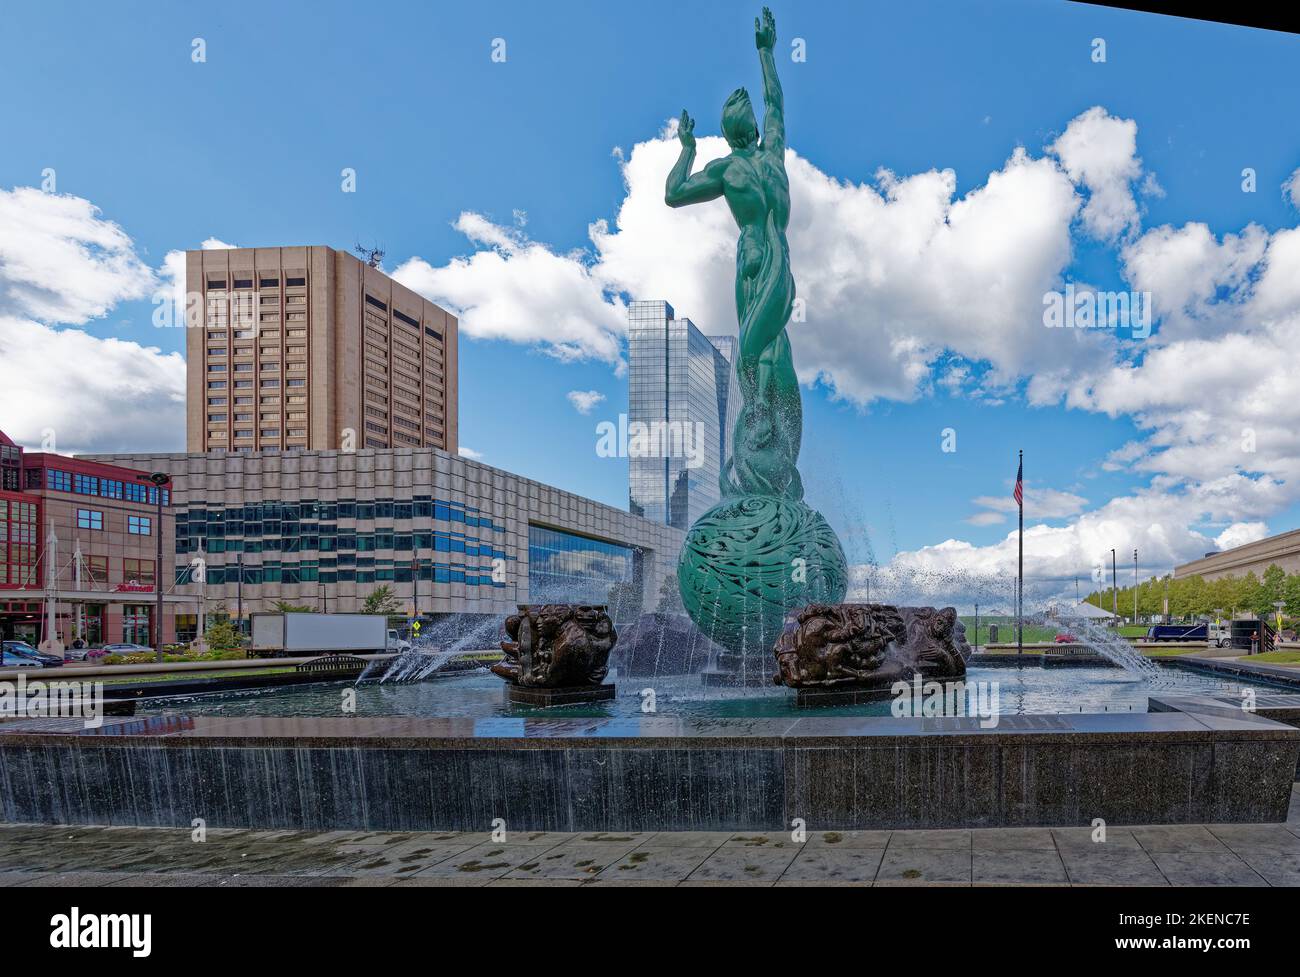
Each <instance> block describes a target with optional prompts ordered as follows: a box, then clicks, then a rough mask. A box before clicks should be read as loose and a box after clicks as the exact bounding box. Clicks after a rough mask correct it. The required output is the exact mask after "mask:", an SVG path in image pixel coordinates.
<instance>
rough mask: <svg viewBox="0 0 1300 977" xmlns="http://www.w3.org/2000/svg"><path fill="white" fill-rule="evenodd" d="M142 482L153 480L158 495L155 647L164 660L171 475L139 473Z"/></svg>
mask: <svg viewBox="0 0 1300 977" xmlns="http://www.w3.org/2000/svg"><path fill="white" fill-rule="evenodd" d="M136 478H137V479H139V480H140V481H142V482H152V483H153V487H154V489H153V490H154V495H155V496H156V497H157V501H158V507H157V510H156V511H157V513H158V519H157V524H156V525H155V526H154V527H153V538H154V565H153V566H154V570H153V591H154V611H153V647H154V658H155V659H156V660H157V661H158V662H159V663H161V662H162V660H163V486H164V485H170V484H171V476H170V475H168V474H167V473H166V472H154V473H153V474H152V475H137V476H136Z"/></svg>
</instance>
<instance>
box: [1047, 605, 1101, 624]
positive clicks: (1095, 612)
mask: <svg viewBox="0 0 1300 977" xmlns="http://www.w3.org/2000/svg"><path fill="white" fill-rule="evenodd" d="M1055 611H1056V616H1057V617H1059V618H1064V619H1069V618H1074V619H1078V618H1084V619H1085V620H1093V621H1109V620H1113V619H1114V617H1115V615H1114V614H1112V613H1111V612H1110V611H1107V610H1104V609H1103V608H1100V607H1098V606H1097V605H1096V604H1086V603H1080V604H1070V605H1067V606H1064V607H1057V608H1055Z"/></svg>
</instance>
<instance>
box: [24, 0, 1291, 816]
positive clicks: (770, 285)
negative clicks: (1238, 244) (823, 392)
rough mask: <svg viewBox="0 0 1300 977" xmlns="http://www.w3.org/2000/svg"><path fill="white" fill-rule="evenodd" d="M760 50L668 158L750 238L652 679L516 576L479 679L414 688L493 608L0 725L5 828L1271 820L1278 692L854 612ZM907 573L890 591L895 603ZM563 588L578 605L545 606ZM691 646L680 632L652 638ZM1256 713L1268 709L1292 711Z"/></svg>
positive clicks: (771, 31) (595, 625) (776, 116)
mask: <svg viewBox="0 0 1300 977" xmlns="http://www.w3.org/2000/svg"><path fill="white" fill-rule="evenodd" d="M755 41H756V44H757V47H758V51H759V60H760V63H761V66H762V72H763V95H764V101H765V104H766V108H767V112H766V118H765V120H764V126H763V131H762V133H761V136H760V133H759V129H758V125H757V122H756V120H755V117H754V112H753V109H752V107H751V105H750V101H749V96H748V94H747V93H746V92H745V91H744V90H743V89H741V90H738V91H737V92H735V93H733V95H732V96H731V97H730V98H728V99H727V102H726V105H725V106H724V109H723V120H722V128H723V132H724V134H725V135H726V138H727V141H728V143H729V144H730V146H731V154H730V155H729V156H727V157H726V158H725V159H721V160H715V161H712V162H710V163H708V164H707V165H706V166H705V167H704V168H703V170H702V171H701V172H700V173H697V174H692V173H691V169H692V166H693V163H694V158H695V138H694V123H693V122H692V120H691V119H690V117H689V116H688V115H687V114H686V113H683V114H682V118H681V126H680V128H679V131H678V136H679V138H680V140H681V146H682V149H681V155H680V158H679V159H678V161H677V164H676V165H675V166H674V167H673V170H672V172H671V173H670V175H669V177H668V181H667V187H666V194H665V197H666V200H667V203H668V204H669V205H670V206H684V205H688V204H695V203H701V202H704V201H707V200H713V199H716V198H718V197H723V198H725V199H726V201H727V203H728V205H729V207H730V209H731V212H732V215H733V216H734V217H735V219H736V223H737V225H738V226H739V244H738V247H737V256H736V281H735V285H736V304H737V313H738V318H739V323H740V336H739V338H740V350H739V355H738V356H737V357H736V362H735V367H734V368H735V370H736V375H737V379H738V383H739V386H740V391H741V395H742V407H741V410H740V413H739V416H738V418H737V419H736V422H735V427H734V431H733V440H732V444H733V445H734V447H733V453H732V457H731V458H730V459H729V460H728V462H727V463H726V465H725V466H724V469H723V471H722V473H721V476H720V482H721V484H720V488H721V493H722V499H721V501H720V502H719V503H718V505H716V506H715V507H713V508H712V509H710V510H709V511H708V512H706V513H705V514H704V515H702V516H701V517H700V518H699V519H698V520H697V521H696V522H695V523H694V525H693V526H692V527H691V528H690V531H689V533H688V535H687V538H686V541H685V545H684V547H683V550H682V553H681V555H680V558H679V561H678V566H677V574H676V577H677V580H676V582H677V585H678V591H679V593H680V596H681V598H682V606H683V609H684V611H685V614H686V615H688V616H689V619H690V621H692V622H693V628H691V629H689V630H688V629H687V627H686V625H685V621H684V619H682V618H681V617H680V616H678V615H676V608H675V606H674V607H673V608H665V609H664V612H663V615H662V617H659V618H656V617H655V616H653V615H651V616H650V617H651V621H649V622H647V623H646V625H645V628H644V630H641V622H638V623H637V625H636V627H637V629H638V630H637V632H636V640H635V645H634V646H633V647H630V648H629V649H628V653H627V654H626V655H624V656H621V657H618V658H615V662H616V663H617V664H618V665H619V667H621V668H626V670H627V672H626V673H627V674H628V675H633V674H636V675H638V676H640V675H647V676H650V678H649V679H648V680H647V681H646V682H644V683H640V682H638V683H637V684H638V687H637V688H636V689H635V691H634V692H632V693H630V694H629V693H628V692H627V691H626V690H625V691H624V694H623V695H622V696H619V695H618V694H617V692H616V689H615V687H614V684H613V683H608V682H607V681H606V680H607V677H608V675H609V666H610V657H611V652H612V651H613V650H614V649H615V647H616V644H617V640H618V634H617V632H616V630H615V627H614V623H613V621H612V620H611V618H610V615H609V614H608V613H607V607H606V605H604V604H600V603H595V602H590V598H591V595H590V594H577V593H574V594H567V595H560V594H549V593H548V594H545V595H542V594H539V593H537V592H536V591H534V592H533V597H534V599H535V600H537V602H536V603H531V604H520V605H518V608H517V611H516V612H515V613H513V614H510V615H509V616H508V617H506V618H505V621H504V631H505V633H506V640H504V641H502V642H501V649H502V651H503V652H504V655H505V657H504V658H503V659H502V660H501V661H499V662H496V663H495V664H494V665H493V666H492V669H491V671H492V673H494V675H495V677H494V676H493V675H489V674H486V673H484V672H482V671H480V670H477V669H471V670H468V671H466V672H465V673H464V674H462V675H461V676H459V677H457V678H455V679H449V680H446V681H422V680H423V679H428V678H432V677H433V676H434V675H435V674H440V673H441V672H443V671H444V670H445V669H446V668H447V666H448V664H449V663H450V662H451V661H452V660H453V658H454V656H455V655H457V654H458V653H463V652H464V651H465V650H467V649H474V650H477V649H482V648H484V647H486V645H487V643H488V640H489V629H490V630H491V632H496V631H497V630H498V629H499V628H501V627H502V622H501V619H500V618H492V617H485V618H482V619H476V620H475V621H474V622H473V623H472V624H468V625H467V624H466V622H465V621H455V622H452V623H449V624H447V625H446V626H445V627H446V633H443V634H439V635H438V636H437V637H436V638H434V637H432V636H431V637H430V640H429V642H428V644H423V643H422V644H421V646H420V647H419V648H417V649H415V650H413V651H412V652H410V653H409V654H407V655H404V656H402V657H401V658H399V659H397V660H396V661H393V662H386V663H385V664H384V665H383V666H382V667H385V668H386V669H387V671H386V673H385V674H384V679H385V680H384V681H368V682H366V683H365V684H364V685H360V686H358V687H351V686H347V687H340V686H339V684H338V683H332V682H320V683H317V684H314V685H304V686H299V687H297V688H293V689H288V690H286V689H273V688H270V687H268V688H265V689H263V690H260V691H259V692H258V693H248V692H240V693H239V694H237V695H225V696H223V695H222V694H220V693H217V694H215V695H204V696H195V697H191V698H190V699H188V700H180V701H178V700H177V699H176V698H162V697H160V696H158V694H157V693H156V692H155V693H153V695H154V696H155V698H154V699H153V700H152V701H150V700H148V699H145V700H143V701H141V702H140V703H139V705H138V709H137V715H136V717H134V718H129V717H128V718H125V719H122V720H119V721H110V722H106V723H105V724H104V727H103V728H102V729H95V730H89V729H84V728H81V727H79V726H77V727H73V726H69V725H51V724H50V723H49V721H47V720H44V719H35V720H7V721H5V722H3V723H0V819H2V820H7V821H45V822H55V823H105V822H117V821H123V820H125V821H127V822H128V823H129V822H131V821H135V822H137V823H145V824H159V825H161V824H168V825H177V826H186V827H187V828H188V826H190V825H191V824H192V823H193V819H194V818H195V817H197V816H202V817H203V818H204V819H205V820H206V821H207V822H208V823H210V824H212V825H214V826H238V827H276V828H284V829H289V830H297V829H304V828H311V829H314V830H319V829H321V828H328V829H340V830H342V829H365V830H391V831H411V830H464V831H476V832H477V831H485V830H488V829H489V828H492V829H493V830H495V828H496V827H497V826H499V825H508V826H509V829H510V830H511V831H531V830H539V831H548V830H558V831H595V830H601V831H608V830H617V831H629V832H630V831H647V832H648V831H656V832H657V831H674V830H683V831H729V832H735V831H741V830H744V831H785V830H789V829H790V828H791V826H792V825H794V824H796V823H797V824H799V825H801V826H802V825H807V826H809V827H810V828H814V829H816V830H824V831H840V830H856V829H865V828H885V829H896V828H940V827H943V828H957V827H960V828H971V827H980V828H983V827H992V826H997V825H1015V826H1029V825H1086V824H1090V823H1093V822H1094V820H1095V819H1099V818H1100V819H1103V820H1105V821H1108V822H1113V823H1119V824H1123V823H1128V824H1143V823H1163V822H1191V823H1205V822H1211V823H1220V822H1230V821H1243V822H1244V821H1281V820H1283V819H1284V818H1285V817H1286V813H1287V805H1288V802H1289V799H1290V797H1291V786H1292V783H1293V779H1294V775H1295V771H1296V760H1297V751H1298V750H1300V732H1298V731H1297V730H1296V729H1294V728H1292V727H1291V726H1290V725H1288V724H1286V723H1285V722H1282V721H1273V720H1272V719H1270V718H1269V716H1268V715H1267V710H1268V708H1269V706H1268V704H1267V703H1265V704H1264V705H1263V706H1262V707H1261V711H1259V712H1251V711H1246V710H1243V709H1242V708H1240V707H1239V706H1238V705H1237V702H1238V701H1239V700H1240V693H1241V692H1242V691H1243V690H1242V689H1241V688H1240V687H1239V686H1238V685H1236V684H1232V685H1225V684H1222V680H1221V679H1220V678H1215V677H1207V676H1203V675H1199V674H1195V673H1187V674H1188V680H1189V682H1188V690H1190V691H1193V692H1195V693H1197V694H1195V695H1191V696H1185V697H1183V698H1182V699H1181V700H1179V699H1177V698H1175V697H1165V702H1164V703H1163V706H1162V708H1160V709H1152V710H1151V711H1149V712H1148V711H1143V710H1144V709H1146V708H1147V707H1148V705H1149V704H1148V702H1147V700H1146V696H1145V693H1146V692H1147V691H1148V690H1149V689H1150V688H1151V683H1150V682H1149V681H1137V682H1134V681H1127V680H1124V681H1114V680H1113V677H1108V676H1105V675H1102V676H1101V677H1098V676H1096V675H1087V674H1082V673H1084V672H1088V671H1091V670H1088V669H1081V670H1077V671H1075V670H1058V669H1044V668H1026V667H1015V668H1012V669H1009V670H1005V671H998V670H995V669H992V668H989V669H987V670H985V669H984V668H983V667H982V665H976V666H972V667H970V671H971V672H973V674H970V675H969V676H968V666H969V662H970V659H971V658H972V655H971V649H970V646H969V645H968V644H967V642H966V638H965V629H964V627H963V625H962V623H961V622H960V621H959V620H958V619H957V616H956V611H955V610H954V609H953V608H951V607H945V608H942V609H936V608H934V607H916V606H904V605H902V604H892V603H884V602H878V603H871V602H864V603H844V599H845V595H846V593H847V565H846V563H847V561H846V559H845V554H844V550H843V548H842V546H841V544H840V540H839V539H838V538H837V536H836V534H835V532H834V531H833V530H832V529H831V527H830V525H829V523H828V521H827V520H826V519H825V518H824V517H823V515H822V514H821V513H819V512H817V511H815V510H814V509H812V508H811V507H810V506H809V505H808V504H807V503H805V502H804V485H803V480H802V477H801V475H800V472H799V470H798V467H797V462H798V459H799V453H800V446H801V440H802V434H803V432H802V405H801V401H800V391H799V386H798V380H797V377H796V374H795V371H794V366H793V359H792V353H791V345H790V339H789V337H788V336H787V334H786V326H787V324H788V323H789V322H790V320H791V317H792V311H793V309H794V305H795V301H796V299H795V283H794V279H793V277H792V275H791V271H790V260H789V249H788V244H787V241H786V235H785V231H786V226H787V223H788V220H789V205H790V200H789V186H788V181H787V178H786V173H785V166H784V158H783V157H784V151H785V146H784V141H785V134H784V123H783V104H782V93H781V87H780V83H779V81H778V80H777V76H776V66H775V60H774V56H773V48H774V45H775V42H776V35H775V24H774V22H773V19H772V16H771V14H770V12H768V11H766V10H765V11H764V12H763V16H762V18H761V20H759V21H758V22H757V23H756V32H755ZM850 524H851V523H850ZM895 548H896V547H895ZM873 556H874V554H871V553H870V552H869V553H868V557H869V560H868V562H870V563H873V564H874V559H872V558H871V557H873ZM891 583H892V584H897V578H896V577H895V578H894V580H893V581H891ZM916 584H917V580H916V579H913V580H911V581H909V583H908V587H909V588H911V592H913V593H915V592H919V591H920V589H921V588H920V587H918V586H916ZM877 586H878V584H877ZM876 596H877V597H879V596H880V595H879V592H877V594H876ZM575 599H578V600H584V599H585V600H587V601H589V602H586V603H564V602H563V601H566V600H568V601H573V600H575ZM611 603H612V601H611ZM986 606H987V605H986ZM642 620H643V621H644V616H643V619H642ZM620 623H621V621H620ZM1069 626H1070V627H1071V628H1073V629H1075V630H1078V631H1079V632H1081V634H1082V635H1083V636H1084V637H1085V638H1086V640H1087V643H1088V644H1090V645H1091V646H1092V647H1094V648H1096V649H1097V651H1098V652H1099V653H1100V654H1101V655H1104V656H1105V657H1107V658H1109V659H1110V660H1111V661H1113V662H1115V663H1116V664H1119V665H1121V666H1123V667H1124V668H1126V669H1127V670H1128V671H1127V673H1126V674H1125V676H1124V678H1125V679H1127V677H1128V676H1129V675H1134V676H1137V677H1138V678H1142V679H1149V676H1150V675H1152V674H1154V673H1155V671H1156V666H1155V665H1154V664H1152V663H1151V662H1148V661H1147V660H1146V659H1145V658H1143V657H1142V656H1141V655H1138V654H1137V653H1136V652H1134V651H1133V649H1132V648H1130V647H1129V646H1128V644H1127V642H1123V641H1122V639H1119V638H1118V637H1117V636H1114V635H1112V634H1111V633H1110V632H1108V631H1101V630H1099V629H1096V628H1093V627H1092V626H1090V625H1087V624H1084V623H1078V624H1077V625H1076V623H1075V622H1073V621H1072V622H1070V625H1069ZM431 630H432V629H431ZM681 643H686V644H687V645H688V647H685V648H683V647H680V646H678V647H670V645H679V644H681ZM1008 657H1011V656H1008ZM704 659H707V661H708V666H707V667H706V668H705V669H704V672H703V673H702V674H703V675H704V676H705V681H704V683H701V681H700V679H699V678H698V677H697V676H698V675H699V674H701V673H699V672H698V671H695V672H694V673H693V674H689V675H684V676H678V677H676V678H672V677H669V676H668V675H667V674H666V673H667V672H669V671H675V670H678V669H680V670H682V671H687V672H689V671H692V670H696V669H698V666H699V664H700V663H701V662H702V661H703V660H704ZM1016 664H1021V663H1016ZM379 667H381V666H378V665H377V666H376V671H377V670H378V668H379ZM774 671H775V673H776V674H775V679H776V681H775V684H774V683H773V672H774ZM1096 671H1101V670H1100V669H1098V670H1096ZM620 674H622V673H620ZM1004 675H1005V677H1006V678H1007V682H1006V684H1007V685H1008V686H1010V685H1015V686H1016V688H1014V689H1012V690H1010V693H1011V694H1008V695H1006V696H1003V697H1001V698H1000V699H998V698H997V696H996V695H994V696H992V697H990V698H989V699H987V700H986V701H988V702H990V703H992V702H994V701H999V702H1001V703H1003V705H1002V706H993V707H991V709H990V710H989V715H987V716H985V715H983V714H982V713H981V715H980V716H979V718H976V717H972V716H968V715H960V714H954V713H953V712H952V711H949V712H946V713H938V714H934V715H931V714H930V713H929V712H925V711H921V712H919V713H913V714H911V715H909V716H907V717H906V718H901V717H896V716H894V715H891V709H890V706H891V705H892V703H891V704H886V703H883V702H879V701H872V700H875V699H879V698H880V697H881V696H882V695H889V694H890V693H891V692H893V691H894V687H895V686H897V685H898V684H899V683H904V684H905V683H907V682H909V681H911V682H913V683H914V689H917V688H919V687H920V686H921V685H922V684H927V685H928V684H930V682H931V681H933V682H935V683H951V684H953V685H955V684H956V683H957V682H959V681H964V680H965V679H966V678H967V677H969V678H970V679H971V680H972V684H973V685H981V686H984V687H988V688H989V689H990V690H991V691H993V692H995V693H996V689H997V686H998V685H999V683H1001V682H1002V679H1003V676H1004ZM499 679H504V680H505V695H504V697H503V696H502V695H501V691H502V689H501V683H500V681H499ZM1247 681H1249V682H1250V683H1251V684H1252V685H1253V684H1257V677H1256V676H1249V677H1248V678H1247ZM760 683H761V684H762V685H761V687H759V684H760ZM702 684H704V685H730V686H735V687H732V688H703V687H702ZM790 689H793V690H794V695H793V696H791V695H790V694H789V692H788V690H790ZM340 692H342V693H343V694H342V695H340V694H339V693H340ZM263 693H264V694H263ZM1212 697H1215V698H1212ZM503 698H504V701H503ZM900 698H901V695H900ZM912 698H913V699H914V700H916V699H919V698H920V696H919V695H917V694H916V692H915V691H913V692H912ZM941 698H946V696H944V697H941ZM792 700H793V701H792ZM1027 704H1028V705H1027ZM808 705H836V706H838V707H839V708H838V709H837V710H836V711H835V712H834V713H833V714H830V715H820V716H817V717H809V716H806V715H800V714H799V713H798V712H797V711H796V710H797V709H798V708H799V707H800V706H808ZM520 706H523V707H527V708H530V709H534V710H539V711H537V712H532V713H528V712H521V711H520V710H519V709H518V707H520ZM557 706H565V707H566V709H555V708H552V707H557ZM1085 707H1086V708H1085ZM945 708H946V707H945ZM1067 710H1068V713H1067ZM1077 713H1084V715H1082V716H1080V715H1077ZM1274 714H1275V715H1279V716H1282V717H1283V718H1285V709H1284V708H1283V707H1280V706H1279V707H1277V708H1276V710H1275V713H1274ZM231 716H253V717H264V716H275V717H279V718H278V721H276V722H262V721H258V720H257V719H255V720H254V721H250V722H239V721H231V719H230V717H231ZM70 757H71V758H72V759H71V761H70Z"/></svg>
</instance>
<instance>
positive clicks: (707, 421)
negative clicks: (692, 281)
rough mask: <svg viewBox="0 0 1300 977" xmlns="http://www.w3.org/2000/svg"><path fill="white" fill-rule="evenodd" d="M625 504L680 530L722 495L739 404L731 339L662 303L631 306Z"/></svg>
mask: <svg viewBox="0 0 1300 977" xmlns="http://www.w3.org/2000/svg"><path fill="white" fill-rule="evenodd" d="M627 347H628V423H627V428H628V432H629V437H628V447H627V454H628V509H629V511H631V512H632V513H633V514H635V515H639V516H644V517H645V518H646V519H649V520H651V521H653V522H660V523H663V524H665V525H668V526H672V527H674V528H675V529H679V530H681V531H683V532H684V531H685V530H687V529H689V528H690V526H691V524H692V523H693V522H694V521H695V520H696V519H697V518H699V516H701V515H702V514H703V513H704V512H706V511H707V510H708V509H709V508H710V507H712V506H714V505H716V504H717V502H718V500H719V498H720V495H721V493H720V492H719V489H718V481H719V476H720V475H721V472H722V469H723V466H724V464H725V462H726V459H727V456H728V454H729V438H730V436H731V431H732V428H733V426H734V423H735V417H736V413H737V411H739V409H740V394H739V391H738V389H737V385H736V378H735V369H734V361H735V355H736V339H735V337H733V336H706V335H704V333H703V332H701V331H700V330H699V329H698V328H697V327H696V326H695V324H694V323H692V322H691V320H690V319H679V318H677V314H676V313H675V312H674V311H673V307H672V306H671V305H669V304H668V303H667V302H664V301H643V302H632V303H631V304H630V305H629V306H628V341H627Z"/></svg>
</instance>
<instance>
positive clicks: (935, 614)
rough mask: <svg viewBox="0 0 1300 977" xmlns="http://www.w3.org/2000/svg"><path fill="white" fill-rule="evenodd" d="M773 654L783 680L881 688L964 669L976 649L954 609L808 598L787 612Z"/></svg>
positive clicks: (962, 672)
mask: <svg viewBox="0 0 1300 977" xmlns="http://www.w3.org/2000/svg"><path fill="white" fill-rule="evenodd" d="M774 654H775V655H776V662H777V674H776V675H775V676H774V677H773V681H774V682H776V684H777V685H786V686H790V687H791V688H809V687H831V686H853V687H857V688H880V687H885V686H889V685H892V684H893V683H894V682H897V681H900V680H908V679H910V678H912V677H913V676H915V675H919V676H921V677H922V678H924V679H944V678H958V677H960V676H962V675H965V674H966V661H967V659H969V658H970V655H971V647H970V645H969V644H968V643H967V642H966V627H965V625H963V624H962V623H961V622H960V621H959V620H957V611H956V610H955V609H953V608H951V607H945V608H943V609H942V610H938V609H936V608H933V607H895V606H893V605H890V604H809V605H808V606H807V607H801V608H799V609H798V610H797V611H794V612H792V613H791V614H789V615H788V616H787V617H786V619H785V627H784V629H783V630H782V632H781V636H780V638H778V639H777V642H776V647H775V648H774Z"/></svg>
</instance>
